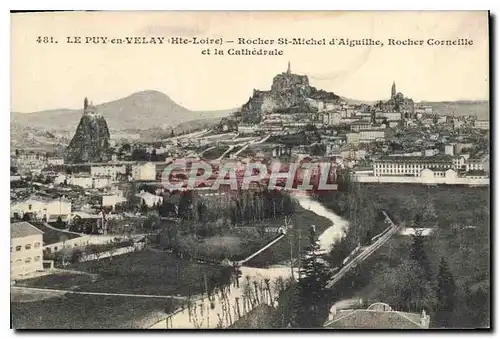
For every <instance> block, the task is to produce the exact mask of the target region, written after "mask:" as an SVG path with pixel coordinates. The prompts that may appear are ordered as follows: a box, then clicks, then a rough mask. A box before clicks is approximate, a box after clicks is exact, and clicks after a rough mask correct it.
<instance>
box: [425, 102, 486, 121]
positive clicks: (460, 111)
mask: <svg viewBox="0 0 500 339" xmlns="http://www.w3.org/2000/svg"><path fill="white" fill-rule="evenodd" d="M417 104H422V105H429V106H431V107H432V111H433V112H434V113H437V114H439V115H454V116H457V117H459V116H464V115H476V116H477V118H478V119H487V120H489V116H490V103H489V101H486V100H468V101H466V100H462V101H440V102H436V101H422V102H419V103H417Z"/></svg>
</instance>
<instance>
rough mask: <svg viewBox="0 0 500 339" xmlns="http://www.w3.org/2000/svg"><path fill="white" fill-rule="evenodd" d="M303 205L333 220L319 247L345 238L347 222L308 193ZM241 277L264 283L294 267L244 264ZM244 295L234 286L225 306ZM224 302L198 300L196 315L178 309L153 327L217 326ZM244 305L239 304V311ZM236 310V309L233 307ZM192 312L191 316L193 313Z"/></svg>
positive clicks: (301, 201) (286, 274)
mask: <svg viewBox="0 0 500 339" xmlns="http://www.w3.org/2000/svg"><path fill="white" fill-rule="evenodd" d="M296 199H297V200H298V202H299V204H300V206H301V207H302V208H304V209H307V210H310V211H312V212H314V213H316V214H317V215H319V216H322V217H325V218H327V219H329V220H331V222H332V225H331V226H330V227H329V228H327V229H326V230H325V231H324V232H323V233H322V234H321V235H320V236H319V238H318V242H319V245H320V250H321V251H324V252H327V251H329V250H330V249H331V247H332V245H333V244H335V243H336V242H337V241H338V240H339V239H341V238H342V236H343V234H344V230H346V229H347V227H348V226H349V223H348V221H346V220H345V219H343V218H341V217H340V216H338V215H336V214H335V213H333V212H331V211H330V210H328V209H327V208H325V207H324V206H323V205H322V204H321V203H319V202H317V201H315V200H313V199H311V198H310V197H308V196H297V197H296ZM240 269H241V272H242V279H240V281H245V280H249V281H252V282H254V281H255V282H258V283H260V282H262V281H264V279H270V280H271V281H275V280H276V279H278V278H280V277H281V278H284V279H286V278H288V277H290V275H291V270H290V267H289V266H283V265H276V266H271V267H268V268H255V267H248V266H242V267H241V268H240ZM294 276H295V277H297V276H298V272H297V271H294ZM242 296H243V284H240V287H239V288H237V287H231V288H230V290H229V292H228V293H227V300H228V301H227V302H226V306H227V305H228V303H229V305H230V307H233V308H235V304H236V298H239V300H240V301H241V300H242ZM223 304H224V302H223V301H221V300H220V299H218V298H217V297H216V300H215V302H214V303H212V304H211V303H210V301H208V300H207V299H206V298H205V299H203V300H200V301H198V302H197V305H196V307H195V308H196V310H199V311H197V312H195V313H197V315H196V316H194V317H193V312H189V310H188V309H185V310H179V311H177V313H175V314H173V315H172V316H171V317H170V319H169V320H168V324H167V320H165V319H164V320H162V321H160V322H158V323H156V324H154V325H153V326H151V327H150V328H151V329H165V328H184V329H189V328H191V329H193V328H216V327H217V325H218V319H219V318H218V315H221V314H223V308H224V305H223ZM241 309H242V307H241V306H240V310H241ZM231 312H232V313H233V310H231ZM190 313H191V315H190ZM222 322H223V326H224V327H227V326H229V325H231V323H232V322H234V319H222Z"/></svg>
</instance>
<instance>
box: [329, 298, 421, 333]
mask: <svg viewBox="0 0 500 339" xmlns="http://www.w3.org/2000/svg"><path fill="white" fill-rule="evenodd" d="M429 323H430V317H429V315H427V314H426V312H425V311H422V313H421V314H418V313H408V312H399V311H394V310H393V309H392V308H391V307H390V306H389V305H387V304H385V303H381V302H377V303H374V304H372V305H370V306H369V307H368V308H367V309H350V310H341V311H339V312H336V310H335V307H332V309H331V310H330V316H329V317H328V320H327V321H326V322H325V324H324V326H323V327H324V328H327V329H428V328H429Z"/></svg>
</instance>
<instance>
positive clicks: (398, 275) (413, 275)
mask: <svg viewBox="0 0 500 339" xmlns="http://www.w3.org/2000/svg"><path fill="white" fill-rule="evenodd" d="M373 286H374V290H375V291H376V292H375V295H374V297H375V298H376V299H379V300H384V302H386V303H388V304H389V305H391V306H392V307H393V308H394V309H399V310H410V311H413V312H416V311H418V312H419V311H420V310H432V309H434V301H435V293H434V291H433V289H432V286H431V284H430V282H429V281H427V280H426V279H425V278H424V273H423V270H422V268H421V267H420V266H419V265H418V264H417V263H416V262H415V261H413V260H405V261H403V262H402V263H401V264H399V265H398V266H396V267H389V268H387V269H386V270H385V271H384V272H383V273H382V274H380V275H377V276H375V279H374V281H373Z"/></svg>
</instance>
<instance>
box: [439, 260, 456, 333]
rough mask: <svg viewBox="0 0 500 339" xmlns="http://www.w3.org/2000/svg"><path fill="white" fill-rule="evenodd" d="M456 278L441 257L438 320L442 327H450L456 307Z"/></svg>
mask: <svg viewBox="0 0 500 339" xmlns="http://www.w3.org/2000/svg"><path fill="white" fill-rule="evenodd" d="M455 298H456V297H455V280H454V278H453V275H452V274H451V271H450V268H449V267H448V262H447V261H446V259H445V258H444V257H441V261H440V263H439V273H438V276H437V310H436V322H437V324H438V326H440V327H448V326H449V324H450V319H451V316H452V314H453V310H454V308H455V302H456V300H455Z"/></svg>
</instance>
